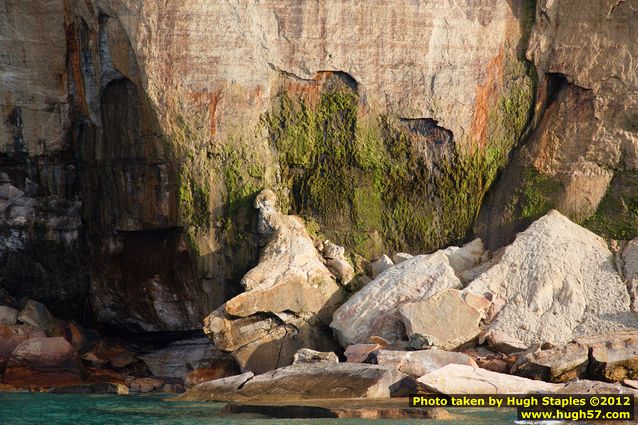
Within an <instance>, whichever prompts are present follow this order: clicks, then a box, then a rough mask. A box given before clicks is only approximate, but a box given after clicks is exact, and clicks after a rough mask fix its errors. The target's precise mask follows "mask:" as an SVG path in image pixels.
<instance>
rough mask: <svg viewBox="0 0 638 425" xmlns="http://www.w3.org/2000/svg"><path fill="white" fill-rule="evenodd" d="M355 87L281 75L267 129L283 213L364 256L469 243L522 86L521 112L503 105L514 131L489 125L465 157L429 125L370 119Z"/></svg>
mask: <svg viewBox="0 0 638 425" xmlns="http://www.w3.org/2000/svg"><path fill="white" fill-rule="evenodd" d="M353 81H354V80H353V79H352V77H351V76H349V75H347V74H345V73H342V72H320V73H318V74H317V76H316V78H315V79H314V80H309V81H299V80H298V79H295V80H291V79H290V78H289V77H288V76H287V75H286V74H282V83H281V87H280V90H279V94H278V95H277V99H276V100H275V102H274V105H275V106H274V108H273V110H272V111H271V112H270V113H269V114H267V115H266V116H265V117H264V120H263V121H264V124H265V126H266V128H267V130H268V134H269V137H270V140H271V142H272V144H273V146H274V148H276V150H277V152H278V153H279V166H280V169H281V173H282V182H283V185H284V188H283V190H284V191H285V192H287V193H288V194H289V204H288V205H285V207H286V206H287V207H289V209H290V210H291V211H292V212H294V213H297V214H300V215H302V216H304V217H305V218H307V219H309V220H316V221H317V222H318V224H319V226H320V228H321V231H322V232H323V233H325V236H327V237H329V238H331V239H334V240H336V241H337V242H338V243H341V244H344V245H346V246H347V247H348V248H350V249H352V250H353V251H354V252H356V253H358V254H361V255H363V256H365V257H368V258H370V257H375V256H378V255H380V254H381V253H383V252H384V251H386V250H410V251H411V252H423V251H431V250H434V249H436V248H438V247H440V246H443V245H446V244H448V243H450V242H454V241H460V240H463V239H465V238H466V236H467V231H468V229H469V228H471V226H472V225H473V222H474V219H475V216H476V214H477V211H478V208H479V206H480V204H481V201H482V198H483V195H484V193H485V191H486V190H487V188H488V187H489V186H490V184H491V182H492V181H493V179H494V178H495V176H496V173H497V172H498V170H499V169H500V167H502V165H503V164H504V162H505V161H506V159H507V153H508V152H509V148H510V147H511V146H512V145H513V144H514V142H515V140H516V138H517V137H518V136H519V135H520V133H521V131H522V126H523V124H524V123H525V122H526V121H527V115H526V112H527V110H528V109H529V105H530V104H531V99H530V96H531V95H529V93H530V92H531V89H528V88H527V86H525V84H527V83H526V82H525V80H524V79H523V84H524V87H526V88H524V89H519V90H521V92H520V94H516V96H517V101H518V102H520V103H521V107H518V106H517V107H516V108H512V107H510V103H506V102H505V101H504V100H501V103H499V105H503V107H504V108H506V110H507V111H506V112H509V116H505V117H500V118H499V120H506V119H511V118H515V121H514V122H515V123H516V124H515V125H516V127H514V128H512V129H511V130H510V128H509V127H505V126H504V124H502V123H501V121H498V123H497V124H492V122H493V121H494V119H493V118H491V117H490V119H488V120H487V121H486V129H487V133H486V134H488V135H489V136H490V137H488V141H487V143H486V146H485V147H483V148H480V147H479V148H476V149H473V150H471V151H470V152H467V151H462V150H461V149H460V148H459V147H458V146H457V145H456V144H455V141H454V135H453V134H452V132H450V131H449V130H447V129H444V128H442V127H440V126H438V123H437V121H436V120H434V119H431V118H416V119H414V118H411V119H407V118H406V119H401V118H396V117H392V116H390V115H388V114H382V115H376V114H373V113H370V112H368V111H367V110H366V108H365V106H363V105H362V104H361V102H360V99H359V94H358V92H357V85H356V84H353ZM526 99H527V100H530V102H526ZM504 102H505V103H504ZM508 108H509V109H508ZM520 113H524V116H523V117H522V118H521V117H518V114H520ZM510 125H511V124H510ZM499 126H500V127H499ZM495 128H496V130H494V129H495ZM501 128H505V130H500V129H501Z"/></svg>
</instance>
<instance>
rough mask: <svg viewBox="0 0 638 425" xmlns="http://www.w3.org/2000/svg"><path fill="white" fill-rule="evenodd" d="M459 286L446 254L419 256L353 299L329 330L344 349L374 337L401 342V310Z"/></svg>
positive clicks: (403, 329) (384, 274) (339, 311)
mask: <svg viewBox="0 0 638 425" xmlns="http://www.w3.org/2000/svg"><path fill="white" fill-rule="evenodd" d="M460 287H461V281H460V280H459V279H458V278H457V277H456V275H455V274H454V269H452V267H450V264H449V260H448V257H447V255H445V253H444V252H442V251H438V252H436V253H434V254H430V255H417V256H415V257H413V258H411V259H409V260H406V261H404V262H402V263H401V264H398V265H396V266H394V267H392V268H390V269H388V270H386V271H385V272H383V273H382V274H381V275H379V276H378V277H377V278H376V279H374V280H373V281H372V282H370V283H368V284H367V285H366V286H364V287H363V288H362V289H361V290H360V291H359V292H357V293H355V294H354V295H353V296H352V297H350V298H349V299H348V301H346V302H345V303H344V304H343V305H342V306H341V307H339V308H338V309H337V310H336V311H335V313H334V315H333V317H332V323H331V324H330V327H331V328H332V329H333V331H334V335H335V337H336V339H337V340H338V341H339V343H340V344H341V346H342V347H344V348H346V347H348V346H349V345H352V344H364V343H367V342H368V341H369V338H370V337H371V336H380V337H382V338H384V339H386V340H388V341H397V340H401V339H403V337H404V336H405V327H404V325H403V323H402V321H401V318H400V316H399V312H398V309H399V307H401V306H402V305H403V304H407V303H410V302H416V301H420V300H424V299H427V298H429V297H430V296H432V295H434V294H436V293H437V292H440V291H441V290H443V289H447V288H460Z"/></svg>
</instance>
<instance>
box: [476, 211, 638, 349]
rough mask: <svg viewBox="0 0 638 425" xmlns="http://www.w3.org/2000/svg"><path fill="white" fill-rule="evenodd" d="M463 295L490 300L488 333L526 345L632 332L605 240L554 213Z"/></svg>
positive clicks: (521, 237)
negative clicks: (492, 315) (491, 314)
mask: <svg viewBox="0 0 638 425" xmlns="http://www.w3.org/2000/svg"><path fill="white" fill-rule="evenodd" d="M465 291H469V292H473V293H475V294H478V295H483V296H486V298H490V297H491V300H492V301H493V303H494V306H498V308H495V310H497V311H495V313H496V317H495V318H494V319H493V321H492V323H491V324H490V326H489V327H490V329H494V330H498V331H502V332H504V333H505V334H507V335H510V336H511V337H513V338H516V339H518V340H520V341H522V342H523V343H525V344H526V345H527V346H530V345H531V344H533V343H543V342H546V341H549V342H552V343H565V342H568V341H570V340H572V339H573V338H574V337H577V336H584V335H591V334H595V333H600V332H610V331H613V330H619V329H624V328H628V327H638V319H637V318H636V317H634V315H633V313H632V312H630V300H629V295H628V293H627V289H626V287H625V285H624V283H623V281H622V279H621V278H620V276H619V275H618V273H617V272H616V271H615V269H614V265H613V260H612V254H611V252H610V251H609V249H608V248H607V244H606V242H605V241H604V239H602V238H601V237H599V236H596V235H595V234H593V233H592V232H590V231H589V230H586V229H584V228H582V227H580V226H578V225H577V224H574V223H572V222H571V221H570V220H569V219H568V218H566V217H564V216H563V215H561V214H560V213H559V212H557V211H550V212H549V213H547V215H545V216H544V217H542V218H540V219H539V220H537V221H535V222H534V223H532V225H531V226H529V228H528V229H527V230H525V231H524V232H521V233H519V234H518V235H517V237H516V239H515V240H514V242H513V243H512V244H511V245H509V246H507V247H505V248H504V249H503V251H502V253H500V255H499V256H498V258H497V260H496V261H495V263H494V265H493V266H492V267H490V268H489V269H488V270H487V271H485V272H484V273H482V274H481V275H480V276H479V277H478V278H476V279H475V280H473V281H472V282H471V283H470V284H469V285H468V287H467V288H466V289H465ZM499 309H500V310H499Z"/></svg>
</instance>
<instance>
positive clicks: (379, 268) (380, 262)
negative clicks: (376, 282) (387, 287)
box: [368, 255, 394, 279]
mask: <svg viewBox="0 0 638 425" xmlns="http://www.w3.org/2000/svg"><path fill="white" fill-rule="evenodd" d="M392 266H394V263H393V262H392V260H391V259H390V257H388V256H387V255H384V256H382V257H381V258H379V259H377V260H375V261H373V262H371V263H370V264H369V265H368V269H369V271H370V277H371V278H372V279H375V278H376V277H377V276H379V275H380V274H381V273H383V272H384V271H386V270H388V269H389V268H391V267H392Z"/></svg>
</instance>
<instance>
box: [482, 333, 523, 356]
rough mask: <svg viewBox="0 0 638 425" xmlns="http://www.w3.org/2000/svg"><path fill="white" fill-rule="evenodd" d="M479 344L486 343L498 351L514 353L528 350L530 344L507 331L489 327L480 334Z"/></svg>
mask: <svg viewBox="0 0 638 425" xmlns="http://www.w3.org/2000/svg"><path fill="white" fill-rule="evenodd" d="M478 342H479V344H486V345H487V346H488V347H489V348H490V349H491V350H492V351H495V352H497V353H504V354H512V353H518V352H521V351H525V350H527V348H528V346H527V345H526V344H525V343H524V342H522V341H520V340H518V339H516V338H512V337H511V336H509V335H507V334H506V333H505V332H502V331H499V330H496V329H488V330H486V331H485V332H483V333H481V335H480V336H479V341H478Z"/></svg>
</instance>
